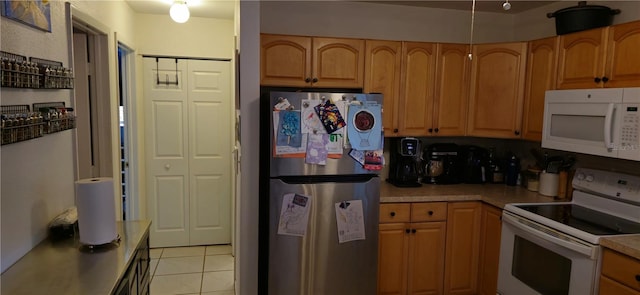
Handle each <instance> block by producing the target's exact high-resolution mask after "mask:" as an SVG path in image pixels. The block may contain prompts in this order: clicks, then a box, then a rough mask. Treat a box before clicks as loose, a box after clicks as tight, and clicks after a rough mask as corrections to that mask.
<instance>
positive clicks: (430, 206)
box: [411, 202, 447, 222]
mask: <svg viewBox="0 0 640 295" xmlns="http://www.w3.org/2000/svg"><path fill="white" fill-rule="evenodd" d="M446 219H447V203H446V202H433V203H413V204H411V222H422V221H441V220H446Z"/></svg>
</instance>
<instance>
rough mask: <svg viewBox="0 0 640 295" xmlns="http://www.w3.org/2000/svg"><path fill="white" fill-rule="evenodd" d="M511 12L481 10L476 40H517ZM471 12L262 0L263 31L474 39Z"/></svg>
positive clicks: (461, 40)
mask: <svg viewBox="0 0 640 295" xmlns="http://www.w3.org/2000/svg"><path fill="white" fill-rule="evenodd" d="M512 23H513V20H512V16H509V15H504V14H497V13H484V12H476V16H475V25H474V28H475V29H474V30H475V33H474V42H498V41H505V40H507V41H508V40H511V39H512V38H513V30H512ZM470 28H471V13H470V12H465V11H460V10H450V9H434V8H425V7H414V6H400V5H391V4H380V3H364V2H342V1H262V3H261V9H260V31H261V32H262V33H273V34H276V33H277V34H290V35H310V36H331V37H349V38H364V39H383V40H402V41H428V42H452V43H467V42H469V37H470Z"/></svg>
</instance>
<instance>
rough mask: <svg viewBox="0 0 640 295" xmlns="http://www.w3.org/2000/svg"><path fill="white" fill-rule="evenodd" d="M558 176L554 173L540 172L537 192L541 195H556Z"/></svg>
mask: <svg viewBox="0 0 640 295" xmlns="http://www.w3.org/2000/svg"><path fill="white" fill-rule="evenodd" d="M559 180H560V177H559V175H558V174H555V173H547V172H542V173H540V186H539V188H538V193H540V194H541V195H545V196H549V197H555V196H557V195H558V181H559Z"/></svg>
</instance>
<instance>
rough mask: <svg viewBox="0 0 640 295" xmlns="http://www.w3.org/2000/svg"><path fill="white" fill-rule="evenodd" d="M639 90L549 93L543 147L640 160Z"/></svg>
mask: <svg viewBox="0 0 640 295" xmlns="http://www.w3.org/2000/svg"><path fill="white" fill-rule="evenodd" d="M639 107H640V87H638V88H601V89H576V90H549V91H547V92H546V95H545V103H544V121H543V131H542V147H544V148H551V149H557V150H563V151H572V152H578V153H584V154H591V155H597V156H605V157H612V158H620V159H628V160H636V161H640V136H639V134H640V114H639V109H638V108H639Z"/></svg>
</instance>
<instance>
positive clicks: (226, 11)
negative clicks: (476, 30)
mask: <svg viewBox="0 0 640 295" xmlns="http://www.w3.org/2000/svg"><path fill="white" fill-rule="evenodd" d="M262 1H271V0H262ZM285 1H292V0H285ZM302 1H309V0H302ZM333 1H348V0H333ZM125 2H126V3H127V4H129V6H130V7H131V8H132V9H133V10H134V11H136V12H138V13H145V14H166V15H168V14H169V8H170V7H171V3H172V0H125ZM363 2H371V3H383V4H393V5H405V6H420V7H432V8H443V9H456V10H471V3H472V1H471V0H451V1H431V0H420V1H404V0H379V1H378V0H374V1H363ZM509 2H510V3H511V9H510V10H508V11H505V10H503V9H502V3H504V1H495V0H476V11H485V12H496V13H509V14H515V13H520V12H523V11H526V10H529V9H533V8H537V7H540V6H544V5H548V4H551V3H553V2H557V1H526V0H509ZM187 5H188V6H189V10H190V12H191V16H193V17H206V18H221V19H233V16H234V9H235V1H234V0H187Z"/></svg>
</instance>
